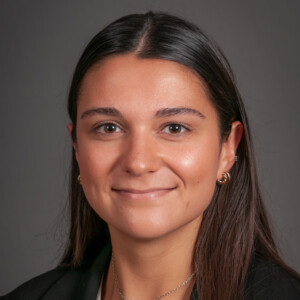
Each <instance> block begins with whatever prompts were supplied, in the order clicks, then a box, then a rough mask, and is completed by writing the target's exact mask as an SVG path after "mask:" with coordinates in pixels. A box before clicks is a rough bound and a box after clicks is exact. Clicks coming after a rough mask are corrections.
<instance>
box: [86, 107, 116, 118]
mask: <svg viewBox="0 0 300 300" xmlns="http://www.w3.org/2000/svg"><path fill="white" fill-rule="evenodd" d="M92 115H106V116H113V117H120V116H121V113H120V112H119V111H118V110H117V109H116V108H113V107H99V108H93V109H89V110H86V111H85V112H84V113H83V114H82V115H81V119H83V118H85V117H87V116H92Z"/></svg>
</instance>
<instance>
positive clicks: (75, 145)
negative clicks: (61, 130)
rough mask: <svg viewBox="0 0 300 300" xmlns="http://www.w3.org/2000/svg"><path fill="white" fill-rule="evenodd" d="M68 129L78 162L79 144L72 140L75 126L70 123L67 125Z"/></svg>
mask: <svg viewBox="0 0 300 300" xmlns="http://www.w3.org/2000/svg"><path fill="white" fill-rule="evenodd" d="M67 129H68V134H69V137H70V139H71V142H72V146H73V148H74V150H75V154H76V160H77V161H78V147H77V144H76V142H74V141H73V138H72V129H73V124H72V123H70V124H67Z"/></svg>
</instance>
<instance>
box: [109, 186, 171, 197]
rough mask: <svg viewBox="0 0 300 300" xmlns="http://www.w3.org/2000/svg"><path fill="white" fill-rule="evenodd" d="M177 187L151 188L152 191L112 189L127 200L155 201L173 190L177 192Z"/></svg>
mask: <svg viewBox="0 0 300 300" xmlns="http://www.w3.org/2000/svg"><path fill="white" fill-rule="evenodd" d="M175 189H176V187H172V188H150V189H144V190H140V189H127V188H124V189H123V188H121V189H118V188H112V191H113V192H115V193H116V194H118V195H119V196H122V197H124V198H127V199H131V200H147V199H149V200H155V199H157V198H160V197H162V196H164V195H166V194H168V193H170V192H172V191H173V190H175Z"/></svg>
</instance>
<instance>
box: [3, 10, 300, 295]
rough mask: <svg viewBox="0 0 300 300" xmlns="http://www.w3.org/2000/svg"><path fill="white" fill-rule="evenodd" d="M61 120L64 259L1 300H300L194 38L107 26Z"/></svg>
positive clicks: (175, 24) (220, 58)
mask: <svg viewBox="0 0 300 300" xmlns="http://www.w3.org/2000/svg"><path fill="white" fill-rule="evenodd" d="M68 109H69V115H70V118H71V121H72V123H71V124H69V125H68V126H67V127H68V131H69V135H70V138H71V141H72V145H73V157H72V175H71V191H70V200H71V227H70V235H69V241H68V245H67V248H66V252H65V254H64V257H63V259H62V261H61V264H60V266H59V267H58V268H56V269H55V270H52V271H50V272H48V273H46V274H44V275H41V276H39V277H37V278H35V279H33V280H31V281H29V282H27V283H25V284H24V285H23V286H21V287H19V288H18V289H16V290H15V291H13V292H12V293H11V294H9V295H7V296H5V297H3V299H104V300H107V299H161V298H166V299H205V300H206V299H222V300H224V299H300V289H299V275H298V274H297V273H296V272H295V271H293V270H292V269H290V268H289V267H288V266H287V265H286V264H285V263H284V262H283V261H282V259H281V258H280V256H279V254H278V252H277V249H276V246H275V243H274V241H273V238H272V234H271V231H270V228H269V224H268V220H267V217H266V213H265V208H264V205H263V202H262V200H261V195H260V191H259V187H258V182H257V174H256V169H255V163H254V162H255V159H254V154H253V147H252V143H251V135H250V130H249V126H248V120H247V116H246V113H245V110H244V106H243V103H242V100H241V98H240V96H239V93H238V90H237V88H236V86H235V83H234V78H233V75H232V71H231V69H230V66H229V64H228V62H227V60H226V58H225V57H224V55H223V54H222V52H221V51H220V49H218V47H217V46H216V45H215V44H214V43H213V42H212V41H210V40H209V39H208V38H207V37H206V36H205V35H204V34H203V33H202V32H201V31H200V30H199V29H198V28H197V27H196V26H194V25H192V24H190V23H188V22H186V21H183V20H181V19H179V18H176V17H173V16H170V15H167V14H162V13H157V14H154V13H152V12H150V13H147V14H144V15H142V14H141V15H130V16H126V17H124V18H121V19H119V20H117V21H116V22H114V23H112V24H110V25H109V26H107V27H106V28H105V29H104V30H102V31H101V32H100V33H99V34H97V35H96V36H95V37H94V38H93V39H92V41H91V42H90V43H89V45H88V46H87V48H86V49H85V51H84V53H83V55H82V56H81V58H80V60H79V62H78V65H77V67H76V70H75V73H74V77H73V81H72V86H71V89H70V94H69V102H68Z"/></svg>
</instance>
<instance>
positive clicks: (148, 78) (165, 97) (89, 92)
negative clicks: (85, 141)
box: [78, 54, 212, 112]
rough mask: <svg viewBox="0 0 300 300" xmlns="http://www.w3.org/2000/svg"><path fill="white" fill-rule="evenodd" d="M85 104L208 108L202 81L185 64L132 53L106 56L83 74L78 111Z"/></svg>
mask: <svg viewBox="0 0 300 300" xmlns="http://www.w3.org/2000/svg"><path fill="white" fill-rule="evenodd" d="M86 106H90V107H91V106H95V107H98V106H107V107H116V106H117V108H118V109H121V110H122V109H123V110H126V109H127V108H128V107H129V106H130V107H131V108H132V107H134V108H135V109H136V110H139V112H141V111H143V110H147V111H148V112H149V111H150V110H158V109H161V108H164V107H174V106H188V107H194V106H197V108H199V106H201V107H202V109H204V108H205V109H207V108H209V109H212V106H211V104H210V101H209V99H208V96H207V92H206V89H205V85H204V84H203V83H202V81H201V79H200V78H199V77H198V76H197V75H196V74H195V73H194V72H193V71H191V70H190V69H189V68H187V67H186V66H183V65H181V64H179V63H176V62H172V61H167V60H162V59H141V58H137V57H136V56H134V55H133V54H127V55H119V56H113V57H109V58H106V59H105V60H103V61H101V62H100V63H98V64H96V65H94V66H93V67H92V68H91V69H90V70H89V71H88V72H87V74H86V75H85V76H84V78H83V81H82V84H81V89H80V93H79V96H78V112H79V111H80V110H81V108H83V107H84V108H86Z"/></svg>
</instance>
